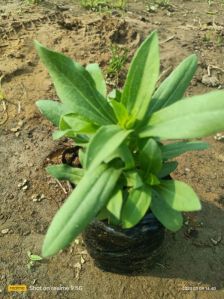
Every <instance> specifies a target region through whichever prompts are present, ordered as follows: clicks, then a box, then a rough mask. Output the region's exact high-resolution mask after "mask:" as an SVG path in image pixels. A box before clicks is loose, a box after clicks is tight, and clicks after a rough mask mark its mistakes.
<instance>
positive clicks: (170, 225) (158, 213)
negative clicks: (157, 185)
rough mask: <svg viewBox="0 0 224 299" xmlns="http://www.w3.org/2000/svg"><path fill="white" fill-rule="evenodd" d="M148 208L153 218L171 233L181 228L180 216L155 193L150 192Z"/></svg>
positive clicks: (181, 218) (181, 220)
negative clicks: (150, 197)
mask: <svg viewBox="0 0 224 299" xmlns="http://www.w3.org/2000/svg"><path fill="white" fill-rule="evenodd" d="M150 208H151V210H152V212H153V214H154V215H155V217H156V218H157V219H158V220H159V221H160V222H161V223H162V224H163V225H164V226H165V227H166V228H167V229H169V230H171V231H172V232H176V231H178V230H179V229H180V228H181V227H182V225H183V217H182V214H181V213H180V212H177V211H175V210H173V209H172V208H170V206H169V205H168V204H167V203H166V202H165V201H164V200H163V199H162V198H161V197H160V196H159V195H158V194H157V193H156V192H155V191H153V192H152V203H151V206H150Z"/></svg>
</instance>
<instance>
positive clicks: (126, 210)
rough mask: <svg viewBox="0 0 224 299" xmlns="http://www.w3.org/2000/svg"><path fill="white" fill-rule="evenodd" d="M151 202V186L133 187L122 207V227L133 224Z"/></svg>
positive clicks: (129, 226)
mask: <svg viewBox="0 0 224 299" xmlns="http://www.w3.org/2000/svg"><path fill="white" fill-rule="evenodd" d="M150 203H151V188H150V187H149V186H146V185H145V186H142V187H140V188H139V189H133V190H132V191H131V192H130V194H129V196H128V198H127V200H126V202H125V204H124V207H123V208H122V227H123V228H131V227H133V226H135V225H136V224H137V223H138V222H139V221H140V220H141V219H142V218H143V217H144V215H145V213H146V212H147V211H148V209H149V206H150Z"/></svg>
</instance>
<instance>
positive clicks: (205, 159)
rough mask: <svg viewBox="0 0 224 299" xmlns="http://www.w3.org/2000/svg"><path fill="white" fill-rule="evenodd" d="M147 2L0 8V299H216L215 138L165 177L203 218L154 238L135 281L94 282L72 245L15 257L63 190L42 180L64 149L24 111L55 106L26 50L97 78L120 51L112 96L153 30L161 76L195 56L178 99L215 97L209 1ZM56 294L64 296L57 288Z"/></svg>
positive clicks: (223, 290) (220, 82) (221, 196)
mask: <svg viewBox="0 0 224 299" xmlns="http://www.w3.org/2000/svg"><path fill="white" fill-rule="evenodd" d="M59 2H60V3H59ZM152 2H153V1H151V4H150V1H146V2H145V3H143V2H142V1H135V2H131V3H129V4H128V7H127V9H126V11H118V10H115V9H111V8H108V9H106V11H104V12H92V11H86V10H84V9H82V8H80V6H79V3H78V1H63V0H61V1H57V3H56V1H55V2H54V1H45V2H44V3H42V4H41V5H28V4H26V3H24V1H16V0H14V1H0V15H1V19H0V41H1V42H0V76H3V78H2V91H4V94H5V96H4V99H1V100H0V165H1V173H0V177H1V180H0V194H1V212H0V247H1V254H0V279H1V282H0V298H33V299H38V298H44V299H45V298H46V299H48V298H49V299H50V298H77V299H84V298H85V299H89V298H91V299H98V298H102V299H119V298H125V299H126V298H127V299H136V298H142V299H147V298H152V299H160V298H165V299H180V298H181V299H182V298H186V299H195V298H200V299H216V298H217V299H221V298H224V279H223V274H224V235H223V231H224V173H223V169H224V167H223V166H224V143H223V140H224V137H223V135H222V132H220V135H219V136H218V138H217V136H211V137H209V138H206V139H205V140H206V141H208V142H209V144H210V145H211V147H210V149H209V150H206V151H204V152H194V153H188V154H185V155H183V156H182V157H181V158H179V167H178V170H177V171H176V172H175V173H174V177H175V178H176V179H181V180H183V181H185V182H187V183H189V184H190V185H191V186H193V187H194V188H195V190H196V191H197V192H198V194H199V196H200V198H201V199H202V203H203V209H202V211H201V212H200V213H196V214H189V215H186V223H185V226H184V227H183V229H182V230H181V231H179V232H178V233H176V234H171V233H169V232H167V233H166V239H165V242H164V256H163V258H162V259H161V261H160V263H158V264H157V265H156V266H155V268H154V269H151V270H149V271H148V273H147V274H145V275H142V276H131V277H129V276H120V275H116V274H111V273H104V272H102V271H100V270H99V269H97V268H96V267H95V266H94V264H93V261H92V260H91V258H90V257H89V256H88V254H87V252H86V249H85V246H84V245H83V243H82V240H81V237H80V238H78V239H77V240H76V241H75V242H74V243H73V244H72V246H71V247H69V248H68V249H67V250H65V251H63V252H62V253H60V254H58V255H57V256H55V257H53V258H51V259H48V260H44V261H41V262H36V263H35V264H34V265H33V266H31V265H30V263H29V257H28V254H27V252H28V251H31V252H32V253H33V254H40V249H41V244H42V241H43V238H44V234H45V232H46V229H47V227H48V225H49V223H50V221H51V219H52V217H53V215H54V214H55V212H56V211H57V210H58V208H59V207H60V205H61V204H62V203H63V201H64V199H65V198H66V196H67V193H68V192H69V188H68V186H67V184H66V183H62V185H59V183H58V182H57V181H55V180H54V179H53V178H51V177H49V176H48V175H47V173H46V171H45V169H44V168H45V166H46V165H47V164H48V163H54V162H56V161H59V159H60V155H61V152H62V150H63V149H64V148H65V147H66V146H69V144H70V143H69V142H68V141H67V140H62V141H57V142H54V141H53V140H52V137H51V135H52V132H53V131H54V128H53V127H52V125H51V124H50V123H49V122H48V121H47V120H45V119H44V118H43V117H42V116H41V115H40V113H39V111H38V110H37V108H36V106H35V101H36V100H38V99H40V98H48V99H49V98H50V99H51V98H54V99H57V96H56V94H55V91H54V87H53V85H52V83H51V81H50V78H49V75H48V73H47V71H46V69H45V68H44V67H43V65H42V64H41V63H40V62H39V59H38V57H37V55H36V52H35V50H34V46H33V40H34V39H37V40H38V41H40V42H42V43H43V44H45V45H46V46H48V47H50V48H53V49H55V50H58V51H62V52H63V53H65V54H66V55H70V56H71V57H73V58H74V59H76V60H77V61H79V62H80V63H82V64H83V65H85V64H87V63H90V62H98V63H99V64H100V66H101V67H102V68H103V70H104V72H105V75H106V73H107V70H108V63H109V60H110V58H111V45H112V44H116V45H117V46H118V47H120V48H123V49H124V48H127V49H128V50H127V53H128V60H127V63H126V64H125V66H124V69H123V70H122V71H121V72H119V74H118V76H117V78H115V79H114V78H108V79H107V80H108V88H112V87H113V85H114V84H115V83H116V81H117V82H118V84H119V85H122V83H123V79H124V75H125V74H126V70H127V67H128V63H129V62H130V59H131V57H132V55H133V53H134V51H135V49H136V48H137V47H138V46H139V44H140V43H141V41H142V40H143V39H144V37H145V36H146V35H147V34H149V33H150V32H151V31H152V30H154V29H157V30H158V32H159V37H160V44H161V76H162V77H166V76H167V75H168V74H169V73H170V72H171V70H172V69H173V68H174V67H175V66H176V65H177V64H178V63H179V62H180V61H181V60H182V59H183V58H184V57H186V56H187V55H189V54H191V53H196V54H197V55H198V58H199V67H198V71H197V73H196V76H195V78H194V80H193V81H192V83H191V86H190V87H189V89H188V91H187V95H192V94H201V93H204V92H207V91H211V90H215V89H217V88H220V89H221V88H224V53H223V52H224V51H223V49H224V20H223V17H222V16H223V13H224V2H223V1H212V2H213V3H212V5H210V6H209V5H208V1H206V0H203V1H202V0H198V1H190V0H189V1H187V0H185V1H174V0H173V1H170V5H168V6H165V7H161V6H160V7H157V8H156V9H155V6H154V5H152ZM71 3H72V4H71ZM148 4H149V5H148ZM147 5H148V6H147ZM152 6H153V7H152ZM10 284H25V285H27V286H28V289H29V291H28V292H26V293H21V294H19V293H8V292H7V286H8V285H10ZM60 286H62V287H67V288H70V289H69V290H59V289H57V288H60ZM44 287H50V288H51V287H52V288H53V287H55V289H52V290H44Z"/></svg>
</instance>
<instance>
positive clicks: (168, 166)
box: [158, 161, 178, 178]
mask: <svg viewBox="0 0 224 299" xmlns="http://www.w3.org/2000/svg"><path fill="white" fill-rule="evenodd" d="M177 166H178V163H177V161H171V162H166V163H163V167H162V169H161V170H160V172H159V173H158V177H159V178H165V177H166V176H168V175H169V174H170V173H171V172H173V171H174V170H175V169H176V168H177Z"/></svg>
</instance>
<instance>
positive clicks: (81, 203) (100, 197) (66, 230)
mask: <svg viewBox="0 0 224 299" xmlns="http://www.w3.org/2000/svg"><path fill="white" fill-rule="evenodd" d="M120 174H121V170H120V169H115V168H113V167H109V166H107V165H105V164H101V165H99V166H98V167H96V168H94V169H91V170H89V171H87V172H86V173H85V175H84V177H83V178H82V180H81V181H80V183H79V184H78V185H77V187H76V188H75V189H74V191H73V192H72V193H71V195H70V196H69V197H68V198H67V200H66V201H65V203H64V204H63V206H62V207H61V208H60V210H59V211H58V212H57V213H56V215H55V216H54V219H53V221H52V223H51V225H50V227H49V229H48V231H47V235H46V237H45V240H44V244H43V247H42V255H43V256H44V257H47V256H51V255H54V254H56V253H57V252H58V251H60V250H61V249H63V248H64V247H66V246H67V245H69V244H70V243H71V242H72V241H73V240H74V239H75V238H76V237H77V236H78V235H79V234H80V233H81V232H82V231H83V230H84V229H85V227H86V226H87V225H88V224H89V223H90V222H91V221H92V220H93V218H94V217H95V216H96V215H97V214H98V213H99V211H100V210H101V209H102V208H103V207H104V206H105V205H106V204H107V202H108V200H109V199H110V197H111V194H112V192H113V190H114V187H115V185H116V183H117V180H118V178H119V176H120Z"/></svg>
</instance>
